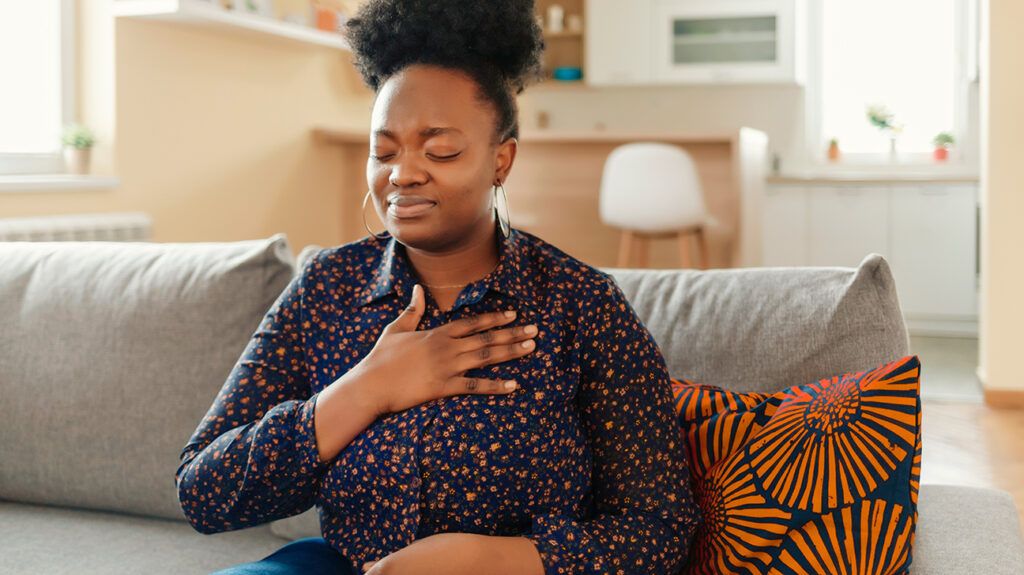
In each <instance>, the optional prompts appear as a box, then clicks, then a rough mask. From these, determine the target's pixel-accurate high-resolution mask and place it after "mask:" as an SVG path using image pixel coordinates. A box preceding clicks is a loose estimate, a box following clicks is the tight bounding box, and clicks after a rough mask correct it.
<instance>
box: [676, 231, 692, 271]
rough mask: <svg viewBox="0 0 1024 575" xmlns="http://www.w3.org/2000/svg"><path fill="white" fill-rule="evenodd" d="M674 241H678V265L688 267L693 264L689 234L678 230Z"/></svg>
mask: <svg viewBox="0 0 1024 575" xmlns="http://www.w3.org/2000/svg"><path fill="white" fill-rule="evenodd" d="M676 241H677V242H678V243H679V267H680V268H683V269H685V268H688V267H690V266H691V265H693V258H692V254H691V253H690V234H689V233H688V232H679V233H678V234H676Z"/></svg>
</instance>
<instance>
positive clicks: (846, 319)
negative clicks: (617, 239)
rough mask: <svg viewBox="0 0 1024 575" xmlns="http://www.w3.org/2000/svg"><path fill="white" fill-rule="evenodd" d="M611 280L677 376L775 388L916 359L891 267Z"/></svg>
mask: <svg viewBox="0 0 1024 575" xmlns="http://www.w3.org/2000/svg"><path fill="white" fill-rule="evenodd" d="M602 269H603V270H604V271H606V272H607V273H609V274H611V275H612V276H613V277H614V278H615V281H616V283H618V284H619V287H621V288H622V291H623V293H624V294H625V295H626V298H627V299H628V300H629V302H630V304H631V305H632V306H633V309H635V310H636V312H637V315H638V316H640V319H641V320H643V322H644V325H646V326H647V329H649V330H650V332H651V335H652V336H654V339H655V341H657V342H658V346H659V347H660V348H661V350H662V353H663V354H664V356H665V361H666V363H667V364H668V368H669V374H670V375H671V376H672V377H675V378H677V379H688V380H691V381H696V382H698V383H708V384H713V385H718V386H721V387H724V388H726V389H731V390H734V391H762V392H775V391H779V390H781V389H783V388H786V387H789V386H792V385H798V384H804V383H810V382H812V381H817V380H819V379H822V378H826V377H831V376H833V375H841V374H843V373H844V372H848V371H862V370H867V369H871V368H874V367H876V366H878V365H881V364H883V363H886V362H889V361H893V360H896V359H899V358H901V357H903V356H906V355H908V354H909V349H910V345H909V340H908V338H907V328H906V324H905V323H904V320H903V314H902V312H901V310H900V305H899V300H898V298H897V295H896V286H895V283H894V281H893V276H892V272H891V270H890V269H889V264H888V263H887V262H886V261H885V259H884V258H883V257H882V256H880V255H878V254H869V255H867V256H866V257H865V258H864V259H863V260H862V261H861V263H860V265H859V266H858V267H856V268H844V267H803V268H785V267H777V268H738V269H720V270H646V269H645V270H633V269H615V268H602Z"/></svg>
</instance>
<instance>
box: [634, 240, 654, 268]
mask: <svg viewBox="0 0 1024 575" xmlns="http://www.w3.org/2000/svg"><path fill="white" fill-rule="evenodd" d="M636 245H637V247H638V248H640V249H639V250H638V251H639V253H638V254H637V258H636V259H637V263H636V267H638V268H645V267H647V252H648V251H650V249H651V241H650V239H649V238H648V237H647V236H645V235H642V234H638V235H637V242H636Z"/></svg>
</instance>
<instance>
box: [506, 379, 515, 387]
mask: <svg viewBox="0 0 1024 575" xmlns="http://www.w3.org/2000/svg"><path fill="white" fill-rule="evenodd" d="M515 388H516V382H515V381H513V380H509V381H506V382H505V389H515Z"/></svg>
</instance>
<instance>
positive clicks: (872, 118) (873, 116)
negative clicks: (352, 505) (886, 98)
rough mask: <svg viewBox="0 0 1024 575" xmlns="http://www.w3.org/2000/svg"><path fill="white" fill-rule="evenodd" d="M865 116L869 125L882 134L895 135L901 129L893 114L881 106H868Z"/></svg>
mask: <svg viewBox="0 0 1024 575" xmlns="http://www.w3.org/2000/svg"><path fill="white" fill-rule="evenodd" d="M867 116H868V121H869V122H871V125H872V126H874V127H876V128H878V129H879V130H882V131H883V132H890V133H897V132H899V131H900V129H901V128H902V126H901V125H899V124H897V123H896V118H895V117H894V116H893V113H892V112H890V111H889V109H888V108H886V107H885V106H883V105H882V104H872V105H870V106H868V109H867Z"/></svg>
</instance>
